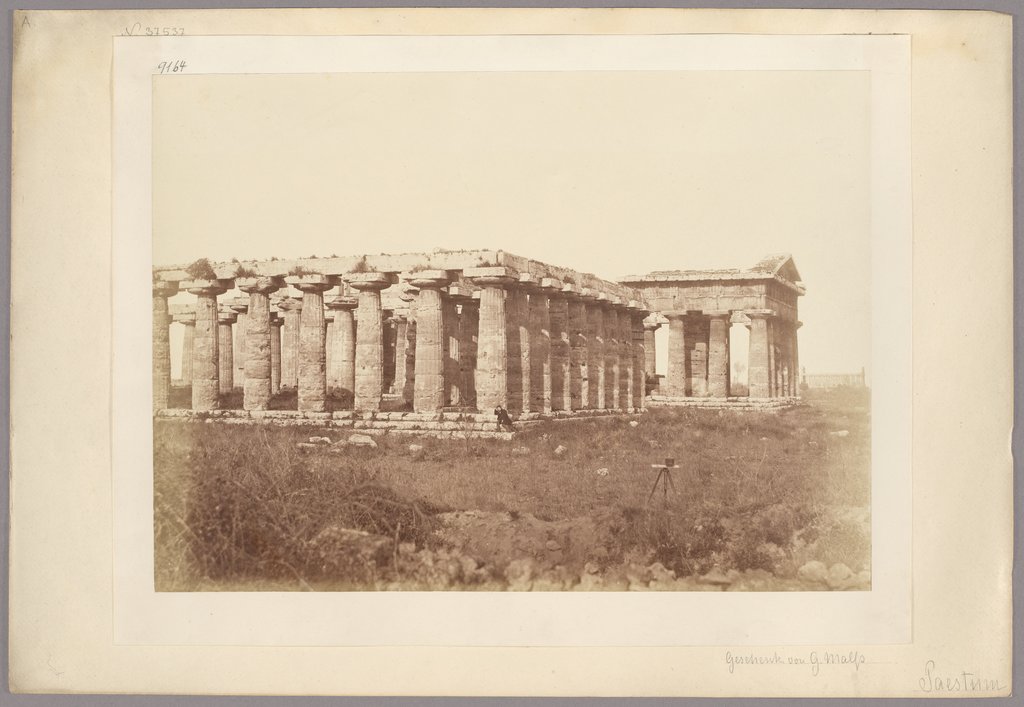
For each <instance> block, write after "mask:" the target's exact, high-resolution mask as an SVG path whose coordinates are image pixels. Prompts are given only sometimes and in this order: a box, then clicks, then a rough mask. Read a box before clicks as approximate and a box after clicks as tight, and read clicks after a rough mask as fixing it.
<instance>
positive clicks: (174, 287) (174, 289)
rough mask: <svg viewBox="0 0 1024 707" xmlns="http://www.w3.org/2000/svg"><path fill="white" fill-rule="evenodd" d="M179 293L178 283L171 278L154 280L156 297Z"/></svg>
mask: <svg viewBox="0 0 1024 707" xmlns="http://www.w3.org/2000/svg"><path fill="white" fill-rule="evenodd" d="M176 294H178V283H177V282H172V281H170V280H153V296H154V297H170V296H172V295H176Z"/></svg>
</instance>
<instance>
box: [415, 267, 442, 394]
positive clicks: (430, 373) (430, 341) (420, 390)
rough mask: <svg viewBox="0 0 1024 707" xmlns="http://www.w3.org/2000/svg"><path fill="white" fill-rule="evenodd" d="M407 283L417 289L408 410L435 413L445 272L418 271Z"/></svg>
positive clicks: (438, 383)
mask: <svg viewBox="0 0 1024 707" xmlns="http://www.w3.org/2000/svg"><path fill="white" fill-rule="evenodd" d="M409 282H410V283H411V284H412V285H413V286H414V287H416V288H417V289H418V290H419V295H417V300H416V363H415V375H416V382H415V388H414V391H413V398H412V409H413V410H414V411H415V412H438V411H439V410H441V408H443V407H444V404H445V385H444V383H445V380H444V372H445V365H444V364H445V361H444V336H445V322H444V302H443V298H442V294H441V289H442V288H444V287H447V286H448V282H449V280H448V273H446V272H445V271H444V270H422V271H420V272H417V273H415V274H413V275H412V276H410V278H409Z"/></svg>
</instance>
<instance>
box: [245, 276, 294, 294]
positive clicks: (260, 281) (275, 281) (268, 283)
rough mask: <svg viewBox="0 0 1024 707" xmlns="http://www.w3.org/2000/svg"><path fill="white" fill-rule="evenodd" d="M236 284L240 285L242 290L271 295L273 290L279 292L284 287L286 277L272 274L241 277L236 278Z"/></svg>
mask: <svg viewBox="0 0 1024 707" xmlns="http://www.w3.org/2000/svg"><path fill="white" fill-rule="evenodd" d="M235 285H237V286H238V289H240V290H241V291H242V292H248V293H249V294H252V293H254V292H258V293H259V294H262V295H269V294H270V293H272V292H277V291H278V290H280V289H281V288H282V287H284V278H282V277H277V276H271V277H240V278H236V279H235Z"/></svg>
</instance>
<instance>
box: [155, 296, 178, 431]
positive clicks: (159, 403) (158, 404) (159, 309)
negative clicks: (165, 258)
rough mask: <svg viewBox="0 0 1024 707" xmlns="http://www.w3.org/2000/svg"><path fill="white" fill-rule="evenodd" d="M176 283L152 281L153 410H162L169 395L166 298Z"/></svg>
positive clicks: (169, 323)
mask: <svg viewBox="0 0 1024 707" xmlns="http://www.w3.org/2000/svg"><path fill="white" fill-rule="evenodd" d="M177 291H178V283H176V282H164V281H162V280H154V281H153V410H154V411H155V410H164V409H166V408H167V406H168V405H169V404H170V397H171V331H170V329H171V315H170V314H169V313H168V311H167V298H168V297H170V296H172V295H174V294H175V293H177Z"/></svg>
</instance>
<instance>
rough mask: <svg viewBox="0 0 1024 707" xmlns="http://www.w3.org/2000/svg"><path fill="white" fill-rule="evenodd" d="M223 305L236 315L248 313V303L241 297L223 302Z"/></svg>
mask: <svg viewBox="0 0 1024 707" xmlns="http://www.w3.org/2000/svg"><path fill="white" fill-rule="evenodd" d="M225 304H226V305H227V306H228V307H230V308H231V311H233V312H236V313H238V314H245V313H246V312H248V311H249V303H248V302H247V301H246V300H245V298H243V297H235V298H233V299H230V300H228V301H227V302H225Z"/></svg>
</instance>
